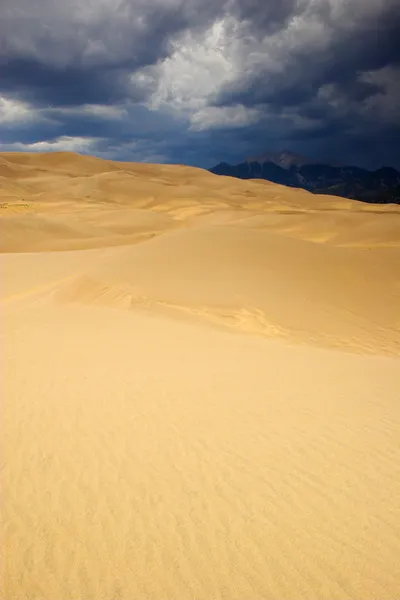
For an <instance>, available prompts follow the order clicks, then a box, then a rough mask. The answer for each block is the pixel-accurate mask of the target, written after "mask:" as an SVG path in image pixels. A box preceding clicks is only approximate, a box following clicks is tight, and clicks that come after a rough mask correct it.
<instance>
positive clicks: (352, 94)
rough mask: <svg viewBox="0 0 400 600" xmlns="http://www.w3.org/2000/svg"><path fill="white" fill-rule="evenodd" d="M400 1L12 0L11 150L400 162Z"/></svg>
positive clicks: (3, 97) (158, 158)
mask: <svg viewBox="0 0 400 600" xmlns="http://www.w3.org/2000/svg"><path fill="white" fill-rule="evenodd" d="M398 31H400V2H399V0H280V2H276V0H225V1H223V0H88V1H86V2H80V1H78V0H63V2H58V1H56V0H36V1H35V2H32V1H31V0H2V3H1V6H0V150H29V151H49V150H75V151H77V152H82V153H93V154H97V155H99V156H104V157H110V158H120V159H122V160H138V161H141V160H143V161H154V162H179V163H186V164H194V165H196V164H197V165H199V166H212V165H213V164H214V163H216V162H220V161H222V160H225V161H228V162H229V161H231V162H235V161H240V160H242V159H243V158H244V157H245V156H247V155H249V154H251V155H254V154H256V153H257V152H262V151H266V150H277V149H279V148H289V149H292V150H295V151H297V152H301V153H303V154H306V155H310V156H311V157H315V158H318V159H323V160H330V159H333V160H340V161H341V162H351V163H354V164H361V165H365V166H367V167H368V166H369V167H374V166H380V165H381V164H383V163H386V164H392V165H394V166H398V167H399V166H400V164H399V160H400V158H399V154H400V153H399V146H400V87H399V86H400V84H399V82H400V64H399V62H400V41H399V40H400V37H399V35H398Z"/></svg>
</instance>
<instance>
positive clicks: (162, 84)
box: [132, 20, 238, 116]
mask: <svg viewBox="0 0 400 600" xmlns="http://www.w3.org/2000/svg"><path fill="white" fill-rule="evenodd" d="M227 24H228V21H227V20H220V21H217V22H216V23H214V24H213V25H212V26H211V27H210V28H209V29H207V30H206V31H204V32H202V33H201V34H199V33H197V34H195V33H193V32H190V31H187V32H186V33H185V34H184V35H183V36H181V37H180V38H179V39H176V40H175V41H174V42H173V44H172V47H173V51H172V53H171V55H170V56H169V57H168V58H166V59H165V60H163V61H161V62H159V63H158V64H157V65H154V66H151V67H145V68H143V69H140V70H139V71H137V72H136V73H135V74H134V75H133V76H132V81H133V82H134V83H136V84H137V85H139V86H141V87H144V88H145V89H146V90H148V91H149V92H150V98H149V100H148V106H149V107H150V108H152V109H160V108H167V109H169V110H174V111H179V112H181V113H182V114H184V115H186V116H190V114H192V113H193V112H196V111H197V110H200V109H202V108H204V107H205V106H206V105H207V101H208V99H209V97H210V96H211V95H212V94H214V93H215V92H216V90H217V89H218V88H219V87H220V86H221V85H223V84H224V83H226V82H228V81H230V80H232V79H233V78H234V77H235V76H237V75H238V72H237V69H236V68H235V60H234V56H233V52H232V45H231V44H230V42H229V40H228V38H227Z"/></svg>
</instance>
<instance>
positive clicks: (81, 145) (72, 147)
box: [0, 136, 98, 153]
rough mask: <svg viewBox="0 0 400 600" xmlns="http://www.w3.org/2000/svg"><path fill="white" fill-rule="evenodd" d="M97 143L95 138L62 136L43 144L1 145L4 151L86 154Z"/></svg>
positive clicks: (19, 143)
mask: <svg viewBox="0 0 400 600" xmlns="http://www.w3.org/2000/svg"><path fill="white" fill-rule="evenodd" d="M97 141H98V139H97V138H90V137H70V136H62V137H59V138H56V139H54V140H47V141H45V142H34V143H32V144H23V143H21V142H15V143H14V144H4V145H1V146H0V147H1V149H2V150H4V151H7V150H11V151H17V152H18V151H19V152H83V153H85V152H88V151H92V149H93V146H94V145H95V144H96V142H97Z"/></svg>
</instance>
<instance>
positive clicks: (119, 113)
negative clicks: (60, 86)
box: [46, 104, 128, 120]
mask: <svg viewBox="0 0 400 600" xmlns="http://www.w3.org/2000/svg"><path fill="white" fill-rule="evenodd" d="M46 113H47V114H49V115H52V116H55V117H62V116H77V117H85V115H88V116H93V117H98V118H100V119H104V120H119V119H123V118H124V117H127V116H128V111H127V109H126V108H125V107H124V106H120V105H112V104H83V105H82V106H73V107H68V108H48V109H47V110H46Z"/></svg>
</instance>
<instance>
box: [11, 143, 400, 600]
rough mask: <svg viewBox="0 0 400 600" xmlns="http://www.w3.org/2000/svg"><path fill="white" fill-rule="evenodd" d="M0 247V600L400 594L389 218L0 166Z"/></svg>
mask: <svg viewBox="0 0 400 600" xmlns="http://www.w3.org/2000/svg"><path fill="white" fill-rule="evenodd" d="M0 252H1V254H0V272H1V280H2V281H1V283H2V285H1V298H0V304H1V310H2V321H3V327H2V330H1V336H2V348H3V352H2V359H1V360H2V371H3V372H4V373H5V378H4V383H3V388H2V391H3V396H4V398H5V402H4V407H3V418H2V424H1V428H2V429H1V444H2V452H1V456H2V459H3V460H2V464H1V484H2V488H3V490H4V493H3V494H2V500H1V508H2V517H3V518H2V527H3V531H2V540H3V547H4V552H3V554H4V557H3V558H4V560H3V566H2V582H1V583H2V585H1V586H0V587H1V589H2V590H3V591H2V596H1V598H4V599H5V600H22V599H25V598H26V599H29V600H89V599H90V600H111V599H113V600H114V599H117V598H118V599H120V600H133V599H140V600H141V599H151V600H161V599H165V600H167V599H171V600H172V599H174V600H189V599H193V600H214V599H215V600H239V599H240V600H242V599H246V600H261V599H262V600H277V599H279V600H302V599H304V600H313V599H315V600H334V599H336V600H348V599H350V600H375V599H379V600H395V599H396V598H397V597H398V590H399V589H400V571H399V568H398V559H397V557H398V556H399V553H400V509H399V503H398V501H397V499H398V498H399V497H400V477H399V473H398V465H399V464H400V450H399V445H398V439H399V436H400V428H399V425H400V407H399V403H398V399H399V398H400V206H398V207H397V206H394V205H370V204H366V203H361V202H356V201H352V200H347V199H345V198H338V197H334V196H326V195H321V196H318V195H313V194H311V193H309V192H307V191H304V190H300V189H293V188H287V187H285V186H282V185H277V184H272V183H270V182H268V181H262V180H252V181H246V180H240V179H234V178H231V177H222V176H218V175H213V174H211V173H210V172H208V171H206V170H202V169H196V168H193V167H186V166H180V165H155V164H154V165H152V164H134V163H122V162H113V161H106V160H101V159H98V158H95V157H90V156H80V155H77V154H73V153H51V154H28V153H3V154H0ZM234 334H236V335H234Z"/></svg>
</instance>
